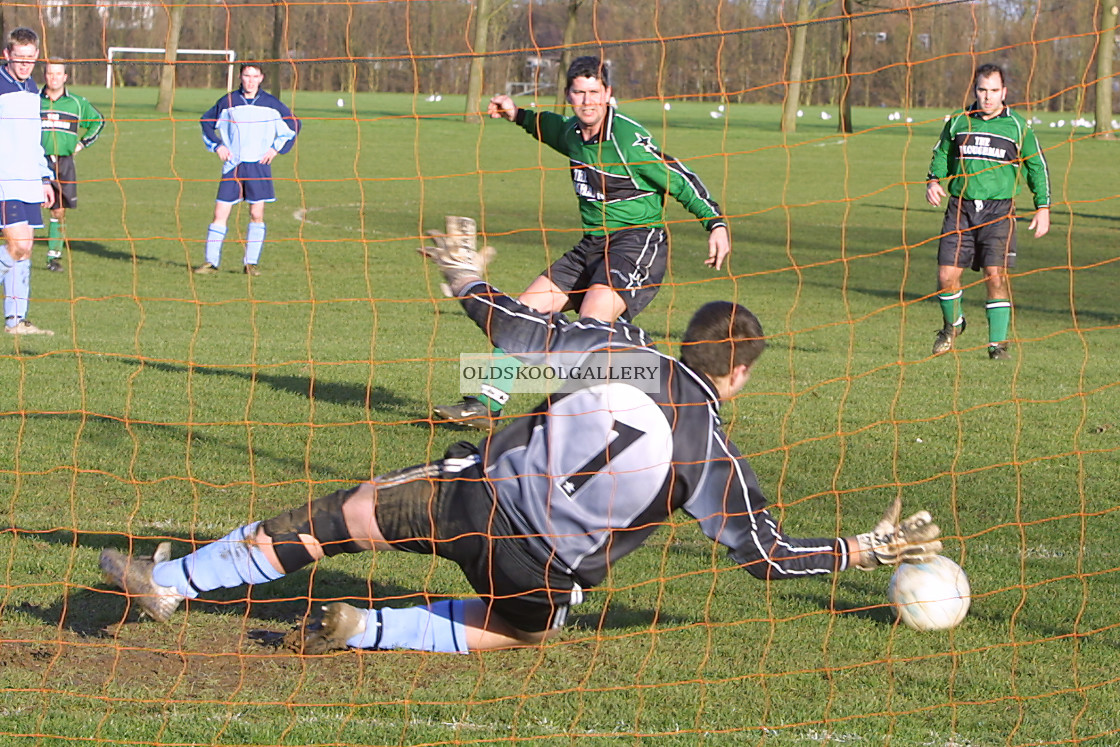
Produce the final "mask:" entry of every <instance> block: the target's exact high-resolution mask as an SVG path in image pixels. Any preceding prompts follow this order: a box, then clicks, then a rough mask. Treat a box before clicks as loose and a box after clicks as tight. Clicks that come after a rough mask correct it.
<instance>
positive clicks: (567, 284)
mask: <svg viewBox="0 0 1120 747" xmlns="http://www.w3.org/2000/svg"><path fill="white" fill-rule="evenodd" d="M565 92H566V94H567V97H568V102H569V103H570V104H571V105H572V109H573V110H574V111H575V116H573V117H569V118H565V117H563V116H561V115H559V114H556V113H554V112H537V111H532V110H529V109H519V108H518V107H517V106H516V105H515V104H514V103H513V100H512V99H511V98H510V97H509V96H495V97H494V98H493V99H491V101H490V106H489V109H488V113H489V114H490V116H491V117H493V118H496V119H497V118H505V119H508V120H509V121H511V122H514V123H516V124H517V125H519V126H521V127H522V128H523V129H524V130H525V131H526V132H528V133H529V134H530V135H532V136H534V137H535V138H537V139H538V140H539V141H541V142H542V143H544V144H545V145H548V146H551V147H552V148H553V149H555V150H557V151H559V152H560V153H562V154H563V155H566V156H567V157H568V160H569V164H570V168H571V174H572V185H573V186H574V187H575V192H576V197H577V198H578V199H579V211H580V218H581V220H582V222H583V232H584V233H583V238H582V239H581V240H580V242H579V243H578V244H576V245H575V246H574V247H573V248H572V249H571V251H569V252H568V253H567V254H565V255H564V256H562V257H561V258H560V259H558V260H557V261H556V262H554V263H553V264H552V266H551V267H550V268H548V270H546V271H545V272H544V273H542V274H541V275H540V276H539V277H538V278H537V279H536V280H534V281H533V282H532V283H531V284H530V285H529V287H528V288H527V289H526V290H525V292H524V293H522V294H521V296H520V297H519V299H518V300H519V301H521V302H522V303H524V304H526V305H527V306H530V307H532V308H533V309H536V310H537V311H541V312H544V313H551V312H558V311H564V310H568V309H574V310H578V313H579V315H580V317H587V318H592V319H598V320H601V321H606V322H610V321H614V320H615V319H618V318H619V317H623V318H625V319H627V320H632V319H633V318H634V317H635V316H637V315H638V313H639V312H640V311H641V310H642V309H643V308H645V307H646V306H647V305H648V304H649V303H650V301H652V300H653V297H654V296H655V295H656V294H657V291H658V288H659V287H660V284H661V280H662V278H663V277H664V275H665V271H666V268H667V266H668V249H669V241H668V236H667V234H666V231H665V224H664V212H665V196H666V195H670V196H672V197H673V198H674V199H676V200H677V201H678V202H679V203H680V204H681V205H683V206H684V207H685V209H687V210H688V211H689V212H690V213H692V214H693V215H695V216H696V217H697V218H699V219H700V220H701V221H703V222H704V227H705V228H707V230H708V257H707V259H706V260H705V264H707V265H708V266H710V267H712V268H713V269H716V270H718V269H720V267H722V265H723V261H724V260H725V259H726V258H727V255H728V254H729V253H730V252H731V235H730V233H729V231H728V227H727V220H726V218H724V216H723V211H722V210H721V209H720V206H719V205H718V204H717V203H716V201H715V200H714V199H712V196H711V195H710V194H709V193H708V190H707V189H706V188H705V187H704V184H703V183H702V182H701V181H700V179H699V177H697V176H696V175H695V174H693V173H692V172H691V171H689V170H688V169H687V168H686V167H685V165H684V164H682V163H681V162H680V161H678V160H677V159H675V158H673V157H672V156H670V155H668V154H667V153H664V152H662V151H661V149H660V148H659V147H658V145H657V143H656V142H655V141H654V139H653V137H652V136H651V135H650V133H649V132H648V131H647V130H646V129H645V128H644V127H642V125H641V124H639V123H638V122H635V121H634V120H633V119H630V118H629V117H627V116H625V115H624V114H622V113H621V112H619V111H618V110H617V109H615V107H614V106H612V103H611V102H612V96H613V94H612V89H611V85H610V77H609V73H608V70H607V68H606V67H605V66H604V65H603V63H602V61H601V60H600V59H599V58H598V57H580V58H578V59H576V60H575V61H573V62H572V64H571V65H570V66H569V68H568V74H567V85H566V88H565ZM494 352H495V355H498V356H500V360H498V361H495V363H496V365H494V366H492V367H491V368H492V370H496V371H503V372H505V373H506V377H505V378H503V379H501V380H497V379H491V380H490V381H489V382H487V383H486V384H484V385H483V387H482V395H481V396H480V397H477V398H475V397H467V398H466V399H465V400H463V401H462V402H458V403H456V404H454V405H442V406H437V407H435V408H433V414H434V415H435V416H436V417H438V418H441V419H444V420H449V421H453V422H458V423H461V424H463V425H469V426H472V427H476V428H481V429H489V428H491V427H492V425H493V418H494V417H496V416H497V415H498V414H500V413H501V409H502V406H503V405H504V404H505V403H506V401H507V400H508V399H509V394H510V392H511V391H512V389H513V383H514V379H515V377H516V369H517V367H518V365H519V364H518V363H517V360H516V359H515V358H513V357H512V356H506V355H505V354H504V353H502V351H500V350H497V349H496V350H495V351H494Z"/></svg>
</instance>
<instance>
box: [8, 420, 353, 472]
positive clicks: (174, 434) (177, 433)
mask: <svg viewBox="0 0 1120 747" xmlns="http://www.w3.org/2000/svg"><path fill="white" fill-rule="evenodd" d="M22 417H23V418H24V419H26V420H28V421H51V422H55V423H66V422H71V423H79V424H81V425H82V427H83V436H82V438H83V440H84V441H86V442H96V443H97V444H99V445H101V446H105V447H106V448H108V447H109V446H111V445H114V444H116V445H117V447H118V448H119V449H120V450H121V451H122V453H129V452H130V451H131V450H132V449H133V446H134V444H135V443H137V439H139V438H146V439H149V441H148V442H147V443H149V444H152V443H156V442H166V443H167V444H168V448H172V447H173V448H175V449H179V450H180V451H179V454H180V456H181V450H182V448H183V444H185V443H187V442H188V440H189V441H190V442H191V443H193V444H194V445H195V446H209V447H211V448H220V449H223V450H225V451H226V452H228V453H230V454H234V455H244V454H245V449H246V445H245V441H244V440H238V441H233V440H229V439H224V438H220V437H218V436H215V435H214V431H213V430H212V429H209V428H207V427H205V426H194V427H191V426H182V425H167V424H161V423H141V422H128V421H125V420H123V419H122V418H117V417H110V416H108V415H99V414H96V413H89V412H86V413H66V412H63V413H42V412H34V413H26V414H24V415H22ZM2 420H3V417H0V421H2ZM98 426H100V428H98ZM264 443H265V442H262V441H258V442H256V443H254V444H253V448H252V453H253V457H254V458H255V459H257V460H266V461H268V462H271V463H272V464H275V465H278V466H280V467H282V468H283V470H284V471H285V472H286V473H288V474H295V475H302V474H318V475H323V476H330V477H333V478H336V479H343V480H353V481H354V482H360V481H361V480H365V479H368V478H369V477H370V476H369V475H362V476H358V477H355V476H354V475H353V474H351V473H349V472H340V471H339V469H338V466H337V464H334V463H324V462H309V461H308V460H307V458H306V456H305V455H303V454H301V453H298V452H296V453H293V454H291V455H289V454H288V452H283V453H280V452H274V451H271V450H269V449H268V448H267V447H266V446H264Z"/></svg>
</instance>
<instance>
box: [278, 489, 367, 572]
mask: <svg viewBox="0 0 1120 747" xmlns="http://www.w3.org/2000/svg"><path fill="white" fill-rule="evenodd" d="M359 487H360V486H356V487H353V488H349V489H347V490H338V491H335V492H334V493H331V494H330V495H328V496H326V497H325V498H318V499H316V500H314V501H311V503H309V504H307V505H305V506H300V507H299V508H293V509H292V510H291V511H286V512H284V513H282V514H280V515H279V516H274V517H272V518H271V519H269V520H268V521H266V522H264V523H263V524H261V529H262V530H263V531H264V533H265V534H266V535H268V536H269V537H270V538H271V539H272V549H273V551H274V552H275V553H276V557H277V558H278V559H279V560H280V565H281V566H282V567H283V568H284V572H285V573H291V572H292V571H296V570H299V569H300V568H302V567H304V566H305V565H309V564H310V563H312V562H313V561H314V558H312V557H311V554H310V553H308V552H307V548H306V547H304V546H303V540H301V539H300V538H299V536H300V535H301V534H303V535H307V536H310V537H313V538H314V539H315V541H316V542H318V543H319V546H320V547H322V548H323V554H324V555H326V556H327V557H333V556H335V555H339V554H341V553H356V552H362V550H363V548H362V547H360V546H359V545H358V544H357V543H356V542H354V540H353V539H352V538H351V537H350V532H349V530H347V528H346V519H345V517H344V516H343V515H342V504H344V503H345V502H346V500H347V499H348V498H349V497H350V496H351V495H353V494H354V493H355V491H357V490H358V488H359Z"/></svg>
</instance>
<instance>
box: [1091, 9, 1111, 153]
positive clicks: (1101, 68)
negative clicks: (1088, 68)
mask: <svg viewBox="0 0 1120 747" xmlns="http://www.w3.org/2000/svg"><path fill="white" fill-rule="evenodd" d="M1097 18H1098V19H1099V26H1098V29H1099V30H1100V33H1099V34H1098V35H1097V86H1096V88H1097V109H1096V111H1097V123H1096V124H1095V125H1094V126H1093V133H1094V134H1095V135H1096V136H1097V137H1098V138H1101V139H1104V140H1112V139H1114V138H1115V137H1116V134H1115V133H1114V132H1113V131H1112V50H1114V49H1116V6H1115V5H1113V4H1112V0H1097Z"/></svg>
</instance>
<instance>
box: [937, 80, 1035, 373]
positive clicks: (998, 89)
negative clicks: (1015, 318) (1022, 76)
mask: <svg viewBox="0 0 1120 747" xmlns="http://www.w3.org/2000/svg"><path fill="white" fill-rule="evenodd" d="M973 87H974V88H975V91H976V102H975V103H974V104H973V105H972V106H971V107H969V108H968V109H965V110H963V111H959V112H955V113H953V114H952V115H951V116H950V117H949V119H948V121H946V123H945V128H944V129H943V130H942V131H941V138H940V139H939V140H938V141H937V146H936V147H935V148H934V149H933V161H932V162H931V163H930V166H929V175H928V176H927V177H926V178H927V183H926V200H927V201H928V202H929V204H931V205H933V206H935V207H936V206H939V205H941V200H942V198H944V197H945V196H946V194H948V196H949V201H948V209H947V210H946V211H945V221H944V224H943V225H942V228H941V234H942V236H941V242H940V245H939V247H938V252H937V264H938V271H937V282H938V289H939V292H938V300H940V302H941V315H942V317H943V320H944V325H943V326H942V328H941V331H939V332H938V333H937V338H936V339H935V340H934V343H933V352H934V354H937V353H944V352H946V351H947V350H950V349H951V348H952V347H953V340H954V338H956V337H957V336H958V335H960V334H961V333H963V332H964V330H965V321H964V313H963V311H962V307H961V298H962V295H963V291H962V290H961V275H962V274H963V273H964V268H966V267H971V268H972V269H973V270H980V269H983V272H984V279H985V281H986V282H987V285H988V302H987V307H986V308H987V315H988V356H989V357H990V358H992V359H993V360H1004V359H1007V358H1009V357H1010V355H1009V354H1008V352H1007V330H1008V327H1009V326H1010V324H1011V289H1010V287H1009V282H1008V277H1007V269H1008V268H1010V267H1014V266H1015V195H1017V194H1018V193H1019V189H1020V186H1021V181H1020V176H1021V175H1022V174H1025V175H1026V181H1027V186H1028V187H1030V189H1031V192H1032V193H1033V194H1034V207H1035V211H1036V212H1035V214H1034V218H1033V219H1032V220H1031V223H1030V227H1029V228H1030V230H1031V231H1034V236H1035V238H1036V239H1037V238H1041V237H1042V236H1044V235H1045V234H1046V232H1047V231H1049V230H1050V177H1049V175H1048V174H1047V169H1046V158H1045V156H1044V155H1043V153H1042V149H1041V148H1039V146H1038V138H1036V137H1035V134H1034V130H1033V129H1031V126H1030V124H1029V123H1028V122H1027V121H1026V120H1025V119H1023V117H1021V116H1020V115H1019V114H1017V113H1016V112H1013V111H1012V110H1011V109H1009V108H1008V107H1007V106H1005V105H1004V103H1003V102H1004V99H1005V98H1007V85H1006V83H1005V78H1004V75H1003V70H1002V69H1001V68H1000V67H999V66H997V65H983V66H981V67H980V68H978V69H977V71H976V75H975V76H974V78H973ZM942 180H945V181H946V182H947V186H948V193H946V191H945V186H942Z"/></svg>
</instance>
